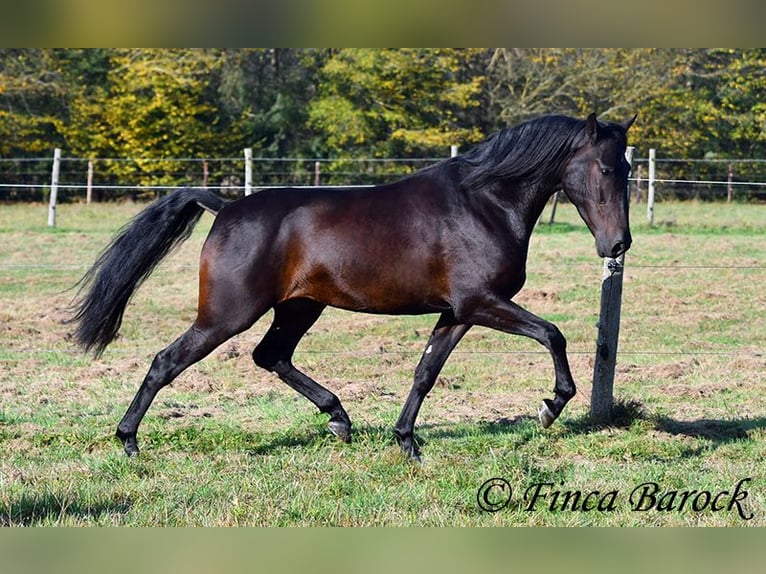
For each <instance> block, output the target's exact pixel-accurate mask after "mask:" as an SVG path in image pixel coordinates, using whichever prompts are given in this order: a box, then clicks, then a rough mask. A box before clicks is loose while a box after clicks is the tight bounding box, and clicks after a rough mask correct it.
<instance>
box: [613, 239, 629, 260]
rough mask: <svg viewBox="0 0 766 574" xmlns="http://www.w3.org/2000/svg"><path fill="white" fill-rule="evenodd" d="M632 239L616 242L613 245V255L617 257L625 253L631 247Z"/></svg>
mask: <svg viewBox="0 0 766 574" xmlns="http://www.w3.org/2000/svg"><path fill="white" fill-rule="evenodd" d="M630 244H631V240H630V239H627V240H626V241H618V242H617V243H615V244H614V246H613V247H612V255H611V257H612V258H614V259H616V258H617V257H619V256H620V255H622V254H623V253H625V252H626V251H627V250H628V249H630Z"/></svg>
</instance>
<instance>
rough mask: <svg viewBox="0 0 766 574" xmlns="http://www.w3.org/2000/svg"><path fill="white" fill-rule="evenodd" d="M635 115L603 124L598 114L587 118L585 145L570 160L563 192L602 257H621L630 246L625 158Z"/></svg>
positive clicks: (566, 168)
mask: <svg viewBox="0 0 766 574" xmlns="http://www.w3.org/2000/svg"><path fill="white" fill-rule="evenodd" d="M635 119H636V116H633V117H632V118H631V119H629V120H627V121H625V122H623V123H621V124H614V123H608V124H607V123H600V122H599V121H598V120H597V119H596V114H591V115H590V116H588V119H587V120H585V132H584V135H583V138H582V140H581V141H582V142H583V143H582V145H581V146H580V147H579V148H578V149H577V150H576V151H575V152H574V154H573V155H572V158H571V159H570V160H569V162H567V164H566V166H565V168H564V175H563V177H562V186H563V189H564V193H566V195H567V197H568V198H569V199H570V201H571V202H572V203H573V204H574V205H575V207H577V211H578V212H579V213H580V217H582V218H583V221H585V223H586V224H587V225H588V229H590V232H591V233H592V234H593V237H594V238H595V239H596V251H597V252H598V254H599V256H600V257H618V256H619V255H621V254H622V253H625V252H626V251H627V250H628V249H630V244H631V242H632V238H631V236H630V225H629V223H628V173H629V172H630V165H629V164H628V162H627V160H626V159H625V148H626V146H627V132H628V128H630V126H631V125H632V124H633V121H634V120H635Z"/></svg>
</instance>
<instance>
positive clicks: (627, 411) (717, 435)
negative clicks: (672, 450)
mask: <svg viewBox="0 0 766 574" xmlns="http://www.w3.org/2000/svg"><path fill="white" fill-rule="evenodd" d="M641 421H646V422H647V423H649V424H651V425H652V426H653V427H654V429H655V430H657V431H660V432H664V433H668V434H671V435H675V436H686V437H690V438H695V439H703V440H707V441H710V442H712V443H713V446H714V447H715V448H717V447H718V446H720V445H722V444H725V443H728V442H732V441H737V440H742V439H747V438H748V437H749V433H750V431H753V430H756V429H766V417H758V418H752V419H751V418H743V419H729V420H726V419H697V420H689V421H682V420H676V419H674V418H671V417H667V416H663V415H655V414H651V413H649V412H647V411H646V409H644V407H643V405H642V404H641V403H640V402H638V401H620V400H618V401H616V402H615V404H614V406H613V408H612V421H611V423H609V424H599V423H595V422H593V421H592V420H591V419H590V417H588V416H587V415H586V416H583V417H579V418H576V419H570V420H566V421H564V422H563V423H562V424H563V425H564V427H565V428H566V429H567V431H568V432H572V433H577V434H587V433H590V432H594V431H598V430H603V429H605V428H629V427H631V426H632V425H633V424H634V423H637V422H641Z"/></svg>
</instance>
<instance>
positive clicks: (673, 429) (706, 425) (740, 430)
mask: <svg viewBox="0 0 766 574" xmlns="http://www.w3.org/2000/svg"><path fill="white" fill-rule="evenodd" d="M652 420H653V422H654V426H655V428H656V429H657V430H660V431H663V432H666V433H669V434H672V435H681V436H688V437H691V438H701V439H705V440H709V441H712V442H714V443H727V442H731V441H736V440H741V439H746V438H748V436H749V434H748V433H749V432H750V431H752V430H756V429H763V428H766V418H764V417H759V418H755V419H731V420H723V419H698V420H693V421H679V420H675V419H672V418H670V417H664V416H658V417H655V418H653V419H652Z"/></svg>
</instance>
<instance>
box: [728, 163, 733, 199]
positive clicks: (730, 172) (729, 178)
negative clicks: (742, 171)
mask: <svg viewBox="0 0 766 574" xmlns="http://www.w3.org/2000/svg"><path fill="white" fill-rule="evenodd" d="M733 180H734V165H733V164H729V176H728V178H727V181H726V203H731V196H732V185H731V182H732V181H733Z"/></svg>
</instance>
